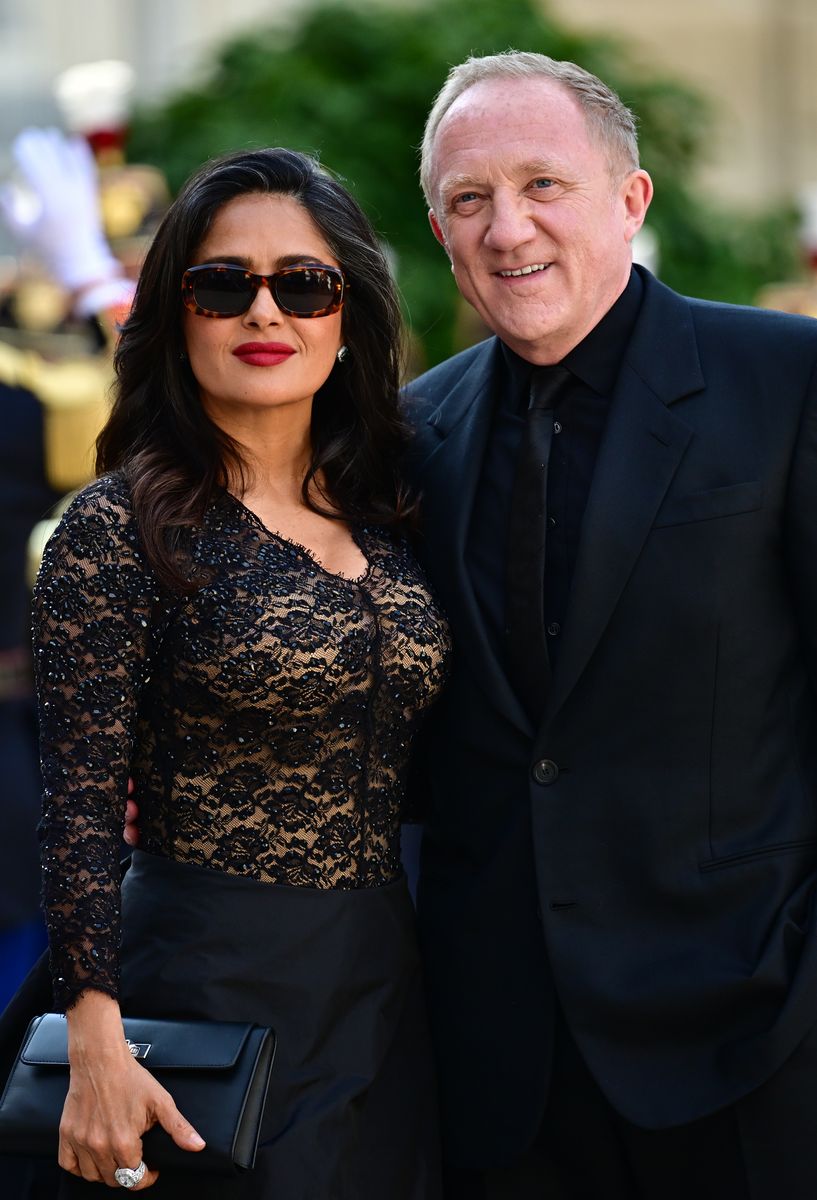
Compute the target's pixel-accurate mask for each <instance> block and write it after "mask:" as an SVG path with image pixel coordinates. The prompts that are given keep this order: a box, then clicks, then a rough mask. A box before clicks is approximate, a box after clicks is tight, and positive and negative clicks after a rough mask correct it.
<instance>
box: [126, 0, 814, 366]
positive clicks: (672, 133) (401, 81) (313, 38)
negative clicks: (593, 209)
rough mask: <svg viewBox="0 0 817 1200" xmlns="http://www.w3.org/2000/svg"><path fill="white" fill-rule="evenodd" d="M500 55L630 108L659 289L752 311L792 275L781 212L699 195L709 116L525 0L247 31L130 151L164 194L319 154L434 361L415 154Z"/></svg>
mask: <svg viewBox="0 0 817 1200" xmlns="http://www.w3.org/2000/svg"><path fill="white" fill-rule="evenodd" d="M510 46H514V47H517V48H523V49H526V50H538V51H541V52H543V53H545V54H549V55H551V56H553V57H554V58H567V59H572V60H574V61H576V62H579V63H581V64H582V66H584V67H586V68H587V69H588V70H590V71H593V72H595V73H596V74H598V75H600V76H601V77H602V78H603V79H605V80H606V81H607V82H608V83H610V84H611V85H612V86H613V87H614V88H616V90H617V91H619V93H620V94H621V96H622V98H623V99H624V101H625V103H627V104H629V105H630V106H631V107H632V108H633V109H634V110H635V112H636V113H637V114H638V117H639V120H640V132H641V146H642V161H643V164H644V166H645V167H646V168H647V169H648V170H649V171H650V172H651V174H652V175H653V178H654V180H655V183H656V199H655V201H654V203H653V207H652V209H651V211H650V221H651V224H652V225H653V227H654V228H655V230H656V231H657V233H658V234H659V237H660V241H661V276H662V278H663V279H664V280H665V281H666V282H667V283H669V284H670V285H671V286H673V287H677V288H679V290H681V291H687V292H692V293H694V294H696V295H701V296H706V297H713V298H719V299H724V300H733V301H737V302H744V303H749V302H751V300H752V298H753V296H754V294H755V292H756V291H757V288H758V287H759V286H760V285H761V284H762V283H765V282H767V281H770V280H773V279H781V278H783V277H785V275H786V274H787V273H789V274H790V273H791V271H792V270H793V267H794V262H795V256H796V245H795V238H794V220H793V215H792V214H791V213H786V212H777V213H771V214H768V215H765V216H763V217H750V216H746V215H740V214H734V213H724V212H720V211H717V210H716V209H715V208H714V206H713V205H712V204H711V203H709V202H708V201H707V199H706V197H705V196H702V195H701V189H700V187H699V186H698V185H696V182H695V164H696V162H698V161H699V160H700V158H701V155H702V153H703V151H704V148H705V144H706V137H707V131H708V129H709V127H710V123H711V113H710V112H709V111H708V110H707V108H706V106H705V105H704V104H703V103H702V101H701V100H700V98H699V97H697V96H696V95H695V94H694V93H693V92H691V91H690V90H689V89H688V88H686V87H684V86H682V85H680V84H678V83H675V82H673V81H668V80H666V79H650V78H644V76H643V72H639V71H638V70H636V69H635V67H634V66H633V64H632V62H631V60H630V59H629V57H628V55H627V53H626V52H625V50H624V49H623V48H622V47H621V46H620V45H619V44H617V43H615V42H614V41H611V40H610V39H607V38H603V37H599V36H586V35H581V36H580V35H578V34H575V33H571V32H569V31H568V30H566V29H565V28H563V27H562V26H560V25H559V24H558V23H556V22H555V21H554V20H552V19H551V18H550V17H549V16H548V15H547V13H545V12H543V11H542V9H541V7H540V6H538V5H536V4H535V3H533V2H532V0H505V2H504V3H498V2H497V0H432V2H431V3H428V2H426V0H414V2H413V3H405V4H404V5H402V6H398V7H395V6H394V5H389V6H385V5H384V6H383V7H381V6H380V5H376V4H372V3H371V0H370V2H369V3H368V4H366V6H365V7H358V6H356V5H355V4H354V3H341V2H340V0H317V2H316V3H314V4H311V5H307V6H305V7H304V9H303V10H302V12H301V15H300V16H299V17H298V18H297V19H296V21H295V23H294V24H292V25H290V26H287V27H286V28H283V29H282V28H281V27H280V25H276V26H275V27H270V28H258V29H254V30H253V31H252V32H251V33H248V34H247V35H245V36H241V37H238V38H236V39H234V40H232V41H230V42H228V43H227V44H225V45H224V46H222V47H221V48H220V50H219V51H218V53H217V56H216V58H215V60H214V61H213V62H212V63H211V64H209V68H208V69H207V70H205V72H204V74H203V75H202V77H201V82H200V83H199V84H198V85H197V86H196V87H194V88H189V89H185V90H182V91H179V92H177V93H176V94H174V95H172V96H170V98H169V99H167V100H166V101H165V102H164V103H163V104H161V105H160V106H159V107H157V108H155V109H153V110H143V111H141V112H138V113H137V114H136V117H135V120H134V123H133V128H132V134H131V142H130V150H129V153H130V157H131V159H132V160H135V161H149V162H153V163H156V164H157V165H158V166H160V167H162V168H163V169H164V171H165V172H166V173H167V175H168V178H169V180H170V184H171V187H172V188H173V189H174V190H175V189H176V188H178V186H179V185H180V184H181V183H182V181H183V180H184V179H185V177H186V176H187V175H188V174H189V173H190V172H191V171H192V170H193V169H194V168H195V167H196V166H198V165H199V164H200V163H201V162H203V161H204V160H205V159H207V158H210V157H212V156H213V155H215V154H220V153H222V152H224V151H226V150H233V149H238V148H241V147H244V146H246V147H250V146H264V145H284V146H291V147H293V148H295V149H299V150H306V151H309V152H311V153H313V154H317V155H318V156H319V157H320V159H321V161H322V162H323V163H324V164H325V165H326V166H328V167H330V168H331V169H332V170H333V171H335V172H336V173H337V174H339V175H340V176H341V177H342V178H343V179H344V180H345V182H346V183H347V184H348V185H349V186H350V187H351V188H352V190H353V191H354V192H355V194H356V195H357V197H358V199H359V200H360V202H361V203H362V204H363V206H364V208H365V209H366V210H367V212H368V213H369V215H370V217H371V218H372V220H373V222H374V224H375V226H376V227H377V228H378V230H379V231H380V233H381V234H382V236H383V237H384V238H385V239H386V240H387V241H388V242H389V243H390V245H391V247H392V249H393V250H394V253H395V255H396V259H397V267H398V278H399V283H400V288H401V292H402V294H403V297H404V300H405V309H406V315H407V317H408V319H409V321H410V323H411V326H412V329H413V331H414V334H415V335H416V337H417V338H418V339H419V341H420V342H421V343H422V346H423V348H424V351H425V357H426V359H427V361H428V363H429V364H431V363H434V362H436V361H438V360H440V359H441V358H444V357H445V356H447V355H448V354H450V353H451V352H452V351H453V350H454V349H457V348H458V347H456V346H455V344H454V342H455V332H454V330H455V319H454V318H455V309H456V302H457V293H456V288H455V286H454V282H453V279H452V276H451V272H450V270H449V268H448V262H447V259H446V258H445V255H444V254H443V252H442V251H441V250H440V248H439V247H438V246H437V244H436V242H435V241H434V240H433V237H432V235H431V232H430V230H429V228H428V224H427V222H426V219H425V210H424V206H423V199H422V195H421V193H420V190H419V184H418V180H417V161H418V156H417V147H418V144H419V141H420V138H421V136H422V130H423V124H424V121H425V116H426V113H427V111H428V109H429V106H430V104H431V101H432V99H433V97H434V95H435V93H436V91H437V90H438V89H439V87H440V86H441V84H442V82H443V80H444V78H445V75H446V73H447V71H448V68H449V66H450V65H451V64H452V63H456V62H460V61H461V60H462V59H464V58H465V57H466V56H467V55H468V54H471V53H473V54H489V53H495V52H497V51H500V50H505V49H507V48H508V47H510Z"/></svg>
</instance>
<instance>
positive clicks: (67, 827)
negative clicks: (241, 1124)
mask: <svg viewBox="0 0 817 1200" xmlns="http://www.w3.org/2000/svg"><path fill="white" fill-rule="evenodd" d="M170 608H171V605H170V603H169V601H168V600H167V598H164V599H163V597H162V593H161V591H160V589H159V588H158V587H157V585H156V583H155V580H154V579H153V577H152V576H151V574H150V572H149V571H148V569H147V568H146V566H145V564H144V562H143V560H142V556H141V553H140V548H139V540H138V536H137V530H136V525H135V521H134V519H133V515H132V513H131V511H130V503H129V497H128V494H127V491H126V489H125V485H124V483H123V482H122V481H120V480H118V479H116V478H113V479H107V480H100V481H98V482H97V483H96V484H93V485H92V486H91V487H90V488H88V489H86V490H85V491H84V492H83V493H81V494H80V496H79V497H78V498H77V499H76V500H75V501H74V503H73V504H72V505H71V507H70V508H69V509H68V511H67V512H66V514H65V516H64V517H63V520H62V522H61V523H60V525H59V527H58V529H57V531H56V533H55V535H54V537H53V538H52V540H51V541H50V542H49V545H48V547H47V549H46V553H45V555H44V558H43V565H42V569H41V572H40V576H39V578H38V581H37V586H36V589H35V596H34V649H35V661H36V670H37V691H38V703H39V714H40V733H41V751H42V769H43V784H44V795H43V817H42V821H41V824H40V835H41V842H42V855H43V880H44V884H43V894H44V902H45V909H46V919H47V923H48V927H49V940H50V944H51V958H52V972H53V977H54V995H55V1000H56V1002H57V1004H58V1005H59V1006H60V1007H64V1008H65V1009H66V1010H67V1015H68V1024H69V1060H70V1063H71V1082H70V1087H69V1093H68V1098H67V1100H66V1105H65V1110H64V1114H63V1121H62V1126H61V1131H60V1163H61V1164H62V1166H64V1167H65V1168H66V1170H69V1171H72V1172H73V1173H74V1174H79V1175H82V1176H83V1177H84V1178H85V1179H89V1180H97V1181H98V1180H104V1182H106V1183H108V1184H110V1185H111V1186H116V1185H115V1180H114V1178H113V1171H114V1170H115V1169H116V1167H118V1166H129V1167H136V1166H137V1164H138V1162H139V1159H140V1157H141V1136H142V1134H143V1133H144V1132H145V1130H146V1129H148V1128H150V1126H151V1125H153V1124H155V1123H156V1121H159V1122H160V1123H161V1124H162V1125H163V1126H164V1127H165V1128H166V1129H167V1131H168V1132H169V1133H170V1134H171V1136H173V1137H174V1138H175V1140H177V1141H178V1144H179V1145H181V1146H184V1147H185V1148H187V1149H191V1150H192V1149H197V1148H200V1146H201V1144H202V1143H201V1139H200V1138H199V1137H198V1135H197V1134H196V1133H195V1131H194V1130H193V1129H192V1128H191V1127H190V1126H189V1125H188V1124H187V1122H185V1121H184V1119H183V1118H182V1117H181V1116H180V1115H179V1113H178V1112H177V1110H176V1109H175V1106H174V1105H173V1102H172V1100H171V1098H170V1097H169V1095H168V1094H167V1093H166V1092H165V1091H164V1089H163V1088H161V1087H160V1085H159V1084H158V1083H157V1082H156V1081H155V1080H154V1079H153V1077H152V1076H151V1075H150V1074H149V1073H148V1072H147V1071H145V1069H144V1068H143V1067H141V1066H140V1065H139V1064H138V1063H137V1062H135V1060H134V1059H133V1058H132V1057H131V1055H130V1053H129V1052H128V1048H127V1046H126V1044H125V1038H124V1033H123V1029H122V1021H121V1017H120V1015H119V1006H118V1003H117V999H116V997H117V994H118V984H119V943H120V936H119V864H118V859H119V847H120V841H121V828H122V820H123V816H124V811H125V801H126V794H127V780H128V773H129V764H130V760H131V755H132V749H133V741H134V736H135V730H136V721H137V713H138V708H139V702H140V698H141V695H142V692H143V688H144V683H145V681H146V679H147V678H148V677H149V674H150V671H151V662H152V658H153V656H154V651H155V648H156V646H157V645H158V642H159V640H160V638H161V634H162V631H163V628H164V624H165V623H166V620H167V617H168V614H169V612H170ZM134 1156H135V1157H134ZM154 1179H155V1174H153V1173H151V1174H150V1175H146V1176H145V1179H144V1180H143V1182H142V1184H141V1185H140V1186H141V1187H147V1186H149V1185H150V1183H152V1182H153V1180H154Z"/></svg>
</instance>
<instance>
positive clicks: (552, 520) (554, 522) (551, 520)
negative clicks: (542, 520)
mask: <svg viewBox="0 0 817 1200" xmlns="http://www.w3.org/2000/svg"><path fill="white" fill-rule="evenodd" d="M548 525H549V526H550V527H551V529H555V528H556V526H557V525H558V521H557V520H556V518H555V517H548Z"/></svg>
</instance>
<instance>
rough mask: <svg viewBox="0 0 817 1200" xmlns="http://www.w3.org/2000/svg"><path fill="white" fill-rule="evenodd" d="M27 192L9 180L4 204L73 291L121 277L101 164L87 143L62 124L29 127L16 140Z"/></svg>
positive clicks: (10, 220)
mask: <svg viewBox="0 0 817 1200" xmlns="http://www.w3.org/2000/svg"><path fill="white" fill-rule="evenodd" d="M12 154H13V156H14V161H15V163H16V164H17V169H18V171H19V173H20V175H21V176H22V178H23V180H24V182H25V185H26V187H27V188H28V191H25V190H24V189H22V188H19V187H15V186H14V185H13V184H7V185H6V186H5V187H4V188H3V189H2V191H0V209H2V212H3V215H4V217H5V220H6V223H7V224H8V226H9V228H10V229H11V231H12V233H14V234H15V236H16V237H17V238H18V239H19V240H20V241H22V242H23V243H24V244H26V245H27V246H28V247H29V248H30V249H31V250H32V251H33V252H34V253H35V254H36V255H37V256H38V257H39V258H40V259H41V261H42V263H43V265H44V266H45V268H46V269H47V270H48V271H49V272H50V274H51V275H53V276H54V278H55V279H56V280H57V281H58V282H59V283H60V284H62V286H63V287H64V288H66V290H68V291H71V292H74V291H78V290H82V289H86V288H90V287H91V286H92V285H94V284H97V283H108V282H109V281H113V280H116V279H118V278H119V277H120V276H121V273H122V272H121V268H120V265H119V263H118V262H117V261H116V259H115V258H114V256H113V254H112V253H111V250H110V247H109V246H108V243H107V241H106V239H105V234H104V233H103V231H102V221H101V218H100V213H99V198H98V186H99V180H98V178H97V171H96V163H95V162H94V158H93V155H92V153H91V150H90V148H89V146H88V145H87V143H86V142H85V141H83V140H81V139H80V138H70V139H69V138H66V137H65V136H64V135H63V134H62V133H60V131H59V130H58V129H25V130H23V132H22V133H21V134H19V135H18V136H17V137H16V138H15V140H14V143H13V145H12Z"/></svg>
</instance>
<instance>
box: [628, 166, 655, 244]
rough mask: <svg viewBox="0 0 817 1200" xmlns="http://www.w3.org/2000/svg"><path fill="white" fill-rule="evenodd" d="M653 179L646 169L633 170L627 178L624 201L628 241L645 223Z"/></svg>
mask: <svg viewBox="0 0 817 1200" xmlns="http://www.w3.org/2000/svg"><path fill="white" fill-rule="evenodd" d="M652 193H653V186H652V180H651V179H650V177H649V175H648V174H647V172H646V171H642V170H640V169H639V170H637V171H632V172H631V173H630V175H629V176H628V178H627V179H626V180H625V183H624V187H623V191H622V200H623V201H624V211H625V220H626V228H627V234H626V236H627V241H628V242H630V241H632V239H633V238H634V237H635V235H636V234H637V233H638V231H639V229H640V228H641V226H642V225H643V224H644V218H645V217H646V215H647V209H648V208H649V207H650V201H651V200H652Z"/></svg>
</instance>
